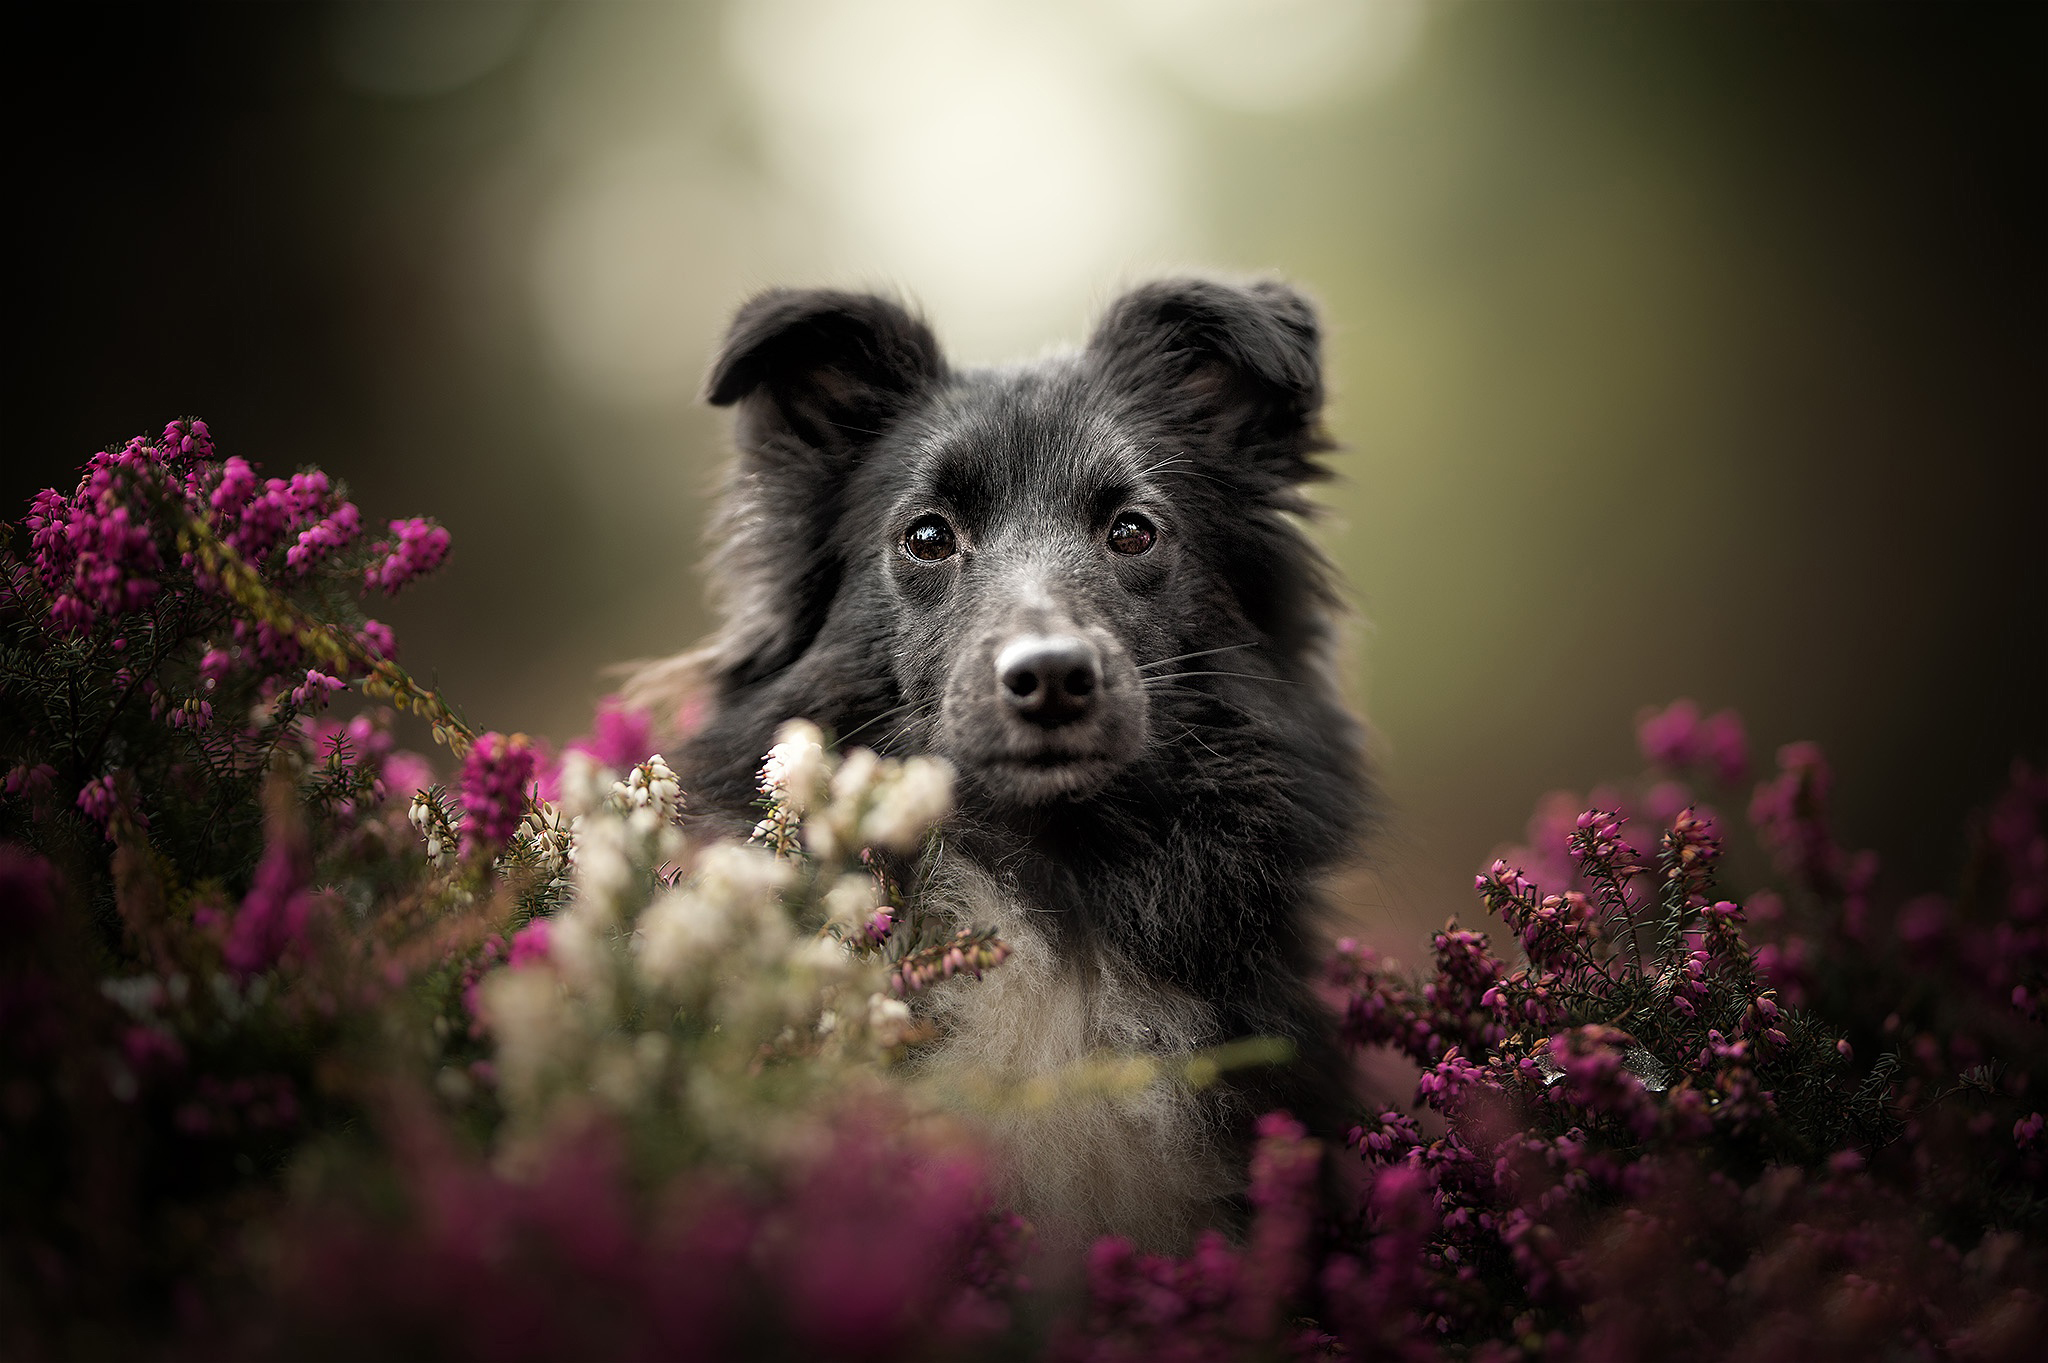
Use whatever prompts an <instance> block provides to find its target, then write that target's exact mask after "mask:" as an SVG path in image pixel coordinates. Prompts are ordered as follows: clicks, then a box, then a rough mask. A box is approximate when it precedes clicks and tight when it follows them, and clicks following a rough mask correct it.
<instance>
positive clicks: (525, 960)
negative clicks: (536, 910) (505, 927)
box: [512, 918, 549, 970]
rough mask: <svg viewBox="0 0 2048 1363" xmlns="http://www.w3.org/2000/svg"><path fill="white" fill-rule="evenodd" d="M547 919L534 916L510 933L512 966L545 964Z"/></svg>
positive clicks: (547, 935) (546, 956)
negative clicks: (523, 925) (517, 929)
mask: <svg viewBox="0 0 2048 1363" xmlns="http://www.w3.org/2000/svg"><path fill="white" fill-rule="evenodd" d="M548 940H549V928H548V920H547V919H545V918H535V919H532V920H530V921H529V922H528V923H527V925H526V926H525V927H523V928H521V929H519V931H517V932H515V933H513V934H512V968H513V969H514V970H518V969H519V968H521V967H522V966H529V965H545V964H547V962H548Z"/></svg>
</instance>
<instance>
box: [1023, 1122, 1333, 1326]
mask: <svg viewBox="0 0 2048 1363" xmlns="http://www.w3.org/2000/svg"><path fill="white" fill-rule="evenodd" d="M1257 1136H1258V1144H1257V1146H1256V1148H1255V1149H1254V1151H1253V1154H1252V1161H1251V1181H1250V1189H1249V1198H1248V1200H1249V1201H1250V1203H1251V1207H1252V1223H1251V1229H1250V1232H1249V1234H1248V1235H1247V1236H1246V1237H1245V1243H1244V1244H1243V1245H1242V1246H1241V1247H1240V1246H1237V1245H1233V1244H1231V1243H1230V1242H1229V1241H1228V1240H1227V1239H1226V1238H1224V1236H1222V1235H1221V1234H1220V1233H1218V1232H1216V1231H1206V1232H1204V1233H1203V1234H1202V1236H1201V1237H1200V1238H1199V1239H1198V1240H1197V1241H1196V1244H1195V1247H1194V1250H1193V1252H1192V1253H1190V1254H1188V1255H1187V1256H1186V1257H1185V1258H1181V1259H1174V1258H1168V1257H1166V1256H1163V1255H1154V1254H1143V1253H1140V1252H1139V1251H1138V1249H1137V1247H1136V1246H1134V1245H1133V1244H1131V1242H1130V1241H1128V1240H1125V1239H1122V1238H1120V1237H1115V1236H1111V1237H1106V1238H1104V1239H1101V1240H1098V1241H1096V1242H1095V1245H1094V1246H1093V1247H1092V1248H1091V1249H1090V1251H1089V1254H1088V1296H1089V1311H1088V1317H1087V1320H1086V1324H1085V1329H1083V1330H1079V1331H1075V1332H1074V1333H1073V1334H1071V1335H1070V1336H1069V1337H1068V1338H1067V1339H1066V1340H1065V1341H1064V1343H1063V1345H1062V1346H1061V1347H1060V1348H1059V1349H1058V1351H1057V1352H1058V1356H1059V1357H1061V1358H1063V1359H1067V1360H1073V1363H1083V1361H1084V1360H1085V1363H1112V1360H1116V1361H1119V1363H1120V1361H1121V1360H1132V1361H1133V1363H1136V1360H1149V1359H1176V1360H1190V1363H1193V1361H1194V1360H1209V1359H1214V1360H1218V1361H1219V1363H1221V1361H1222V1360H1229V1359H1238V1358H1244V1357H1247V1356H1249V1355H1253V1354H1256V1353H1257V1352H1259V1351H1260V1350H1261V1349H1262V1347H1263V1346H1267V1345H1269V1344H1270V1343H1271V1342H1273V1341H1275V1340H1276V1339H1281V1338H1285V1339H1287V1340H1288V1341H1289V1342H1290V1343H1291V1344H1292V1345H1294V1346H1295V1347H1297V1348H1301V1347H1306V1348H1309V1349H1318V1348H1320V1347H1322V1346H1324V1345H1327V1344H1334V1343H1335V1339H1334V1337H1331V1336H1326V1335H1324V1334H1323V1332H1322V1331H1321V1330H1320V1329H1316V1328H1313V1327H1307V1328H1304V1327H1303V1326H1301V1325H1298V1324H1294V1323H1293V1322H1292V1316H1291V1314H1290V1308H1291V1307H1292V1305H1293V1304H1294V1303H1295V1302H1296V1301H1297V1300H1298V1299H1299V1297H1300V1294H1301V1292H1302V1291H1303V1289H1304V1288H1305V1287H1307V1286H1308V1284H1309V1281H1310V1278H1311V1276H1312V1275H1313V1273H1314V1271H1315V1263H1314V1259H1313V1257H1312V1255H1311V1253H1310V1251H1311V1249H1312V1231H1313V1228H1314V1222H1315V1218H1316V1215H1317V1189H1316V1184H1317V1180H1318V1177H1319V1172H1320V1168H1321V1164H1322V1147H1321V1146H1320V1144H1319V1143H1318V1142H1316V1141H1314V1140H1311V1139H1310V1138H1309V1136H1308V1134H1307V1132H1306V1131H1305V1130H1304V1129H1303V1128H1302V1126H1301V1124H1300V1123H1299V1122H1297V1121H1295V1120H1294V1118H1292V1117H1290V1116H1288V1115H1287V1114H1285V1113H1281V1112H1272V1113H1267V1114H1266V1115H1265V1116H1263V1117H1261V1118H1260V1119H1259V1122H1258V1130H1257Z"/></svg>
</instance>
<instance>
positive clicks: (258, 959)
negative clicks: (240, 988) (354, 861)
mask: <svg viewBox="0 0 2048 1363" xmlns="http://www.w3.org/2000/svg"><path fill="white" fill-rule="evenodd" d="M312 876H313V858H312V852H311V849H310V847H309V845H308V843H307V839H306V832H305V830H304V829H303V828H300V827H297V826H295V825H293V824H292V823H290V822H289V821H288V820H284V819H278V818H273V819H272V820H271V821H270V827H269V830H268V839H267V841H266V843H265V845H264V848H263V860H262V861H260V862H258V863H257V866H256V879H255V882H254V883H253V884H252V885H250V887H249V893H248V896H247V897H246V898H244V899H243V900H242V907H241V910H240V912H238V913H237V914H236V915H235V920H234V922H233V923H232V924H231V925H230V926H229V928H228V934H227V940H226V941H225V942H223V943H221V958H222V959H223V960H224V961H226V963H227V966H228V969H230V970H232V971H234V972H235V974H237V975H239V976H243V977H245V978H246V977H247V976H250V975H254V974H257V973H259V972H260V971H263V970H266V969H268V968H269V967H270V966H271V965H273V964H275V963H276V961H277V960H278V958H279V957H281V956H283V955H284V954H285V952H286V951H287V950H288V949H289V948H291V947H293V946H295V945H296V944H297V943H298V942H299V941H300V940H301V939H302V938H303V937H304V935H305V931H306V924H307V921H308V920H309V919H310V918H311V916H312V909H313V896H312V894H311V892H310V890H309V889H308V886H309V883H310V882H311V880H312Z"/></svg>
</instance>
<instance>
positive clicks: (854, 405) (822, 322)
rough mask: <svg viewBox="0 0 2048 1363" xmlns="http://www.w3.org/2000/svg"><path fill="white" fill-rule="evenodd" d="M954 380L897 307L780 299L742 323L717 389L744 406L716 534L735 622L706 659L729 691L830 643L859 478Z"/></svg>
mask: <svg viewBox="0 0 2048 1363" xmlns="http://www.w3.org/2000/svg"><path fill="white" fill-rule="evenodd" d="M945 379H946V362H945V360H944V358H943V357H942V356H941V355H940V354H939V345H938V342H937V341H936V340H934V339H933V337H932V333H931V329H930V328H929V327H927V326H925V324H924V323H923V322H920V321H919V320H918V319H917V318H915V317H913V316H911V314H910V313H909V312H907V311H905V310H904V309H903V308H902V307H901V306H899V305H898V304H896V303H892V302H890V301H889V300H888V299H886V298H877V297H874V296H873V295H871V294H857V293H837V292H833V291H830V290H825V289H805V290H793V289H771V290H769V291H768V292H767V293H763V294H758V295H756V296H755V297H754V298H753V299H751V300H749V301H748V302H747V303H746V305H745V306H743V307H742V308H741V309H740V310H739V313H738V315H736V316H735V317H734V318H733V321H732V330H731V331H730V332H728V333H727V335H726V338H725V345H724V347H723V348H722V349H721V350H720V351H719V353H718V358H717V359H716V360H715V361H713V363H712V366H711V373H710V376H709V377H708V378H707V379H706V380H705V384H704V396H705V398H706V399H707V400H708V401H710V402H711V403H713V404H714V405H717V406H721V407H724V406H730V405H732V404H735V403H737V404H738V405H739V420H738V422H737V428H736V430H735V431H734V439H735V441H736V443H737V444H738V445H739V449H740V460H739V465H738V467H737V469H736V470H735V473H734V478H733V481H732V483H731V484H730V486H729V487H728V489H727V492H726V496H725V503H724V506H723V509H722V511H721V525H720V528H719V530H718V531H717V532H716V533H717V536H718V538H719V539H721V540H722V541H723V543H722V546H721V548H720V551H719V556H718V572H719V577H720V580H721V587H722V593H723V596H724V615H725V621H724V625H723V627H722V628H721V629H720V631H719V633H718V636H717V638H716V639H715V640H714V641H713V643H712V644H711V646H710V648H709V650H708V652H707V653H706V654H705V655H704V657H705V664H704V668H705V671H706V674H707V675H708V676H710V677H711V678H712V679H713V680H714V682H715V683H716V684H718V685H721V686H724V685H734V684H742V683H747V682H753V681H760V680H763V679H765V678H767V677H770V676H772V675H773V674H775V673H777V672H779V671H781V670H782V669H783V668H786V667H788V666H789V665H790V664H791V663H792V662H794V661H795V660H796V659H797V658H798V657H800V656H801V655H802V654H803V651H804V650H805V649H806V648H808V647H809V646H810V643H811V640H813V639H814V638H816V637H817V633H818V630H819V629H820V628H821V627H822V626H823V623H824V620H825V616H826V614H827V613H828V612H829V611H830V609H831V606H832V598H833V595H834V593H835V592H837V590H838V587H839V580H840V574H841V571H842V568H843V565H842V564H841V563H840V562H839V560H838V557H837V554H836V552H835V551H834V549H833V547H832V533H833V527H834V526H835V525H836V523H837V521H838V518H839V516H840V514H841V512H842V510H843V509H844V508H843V499H842V492H843V490H844V488H845V485H846V481H847V478H848V477H849V476H850V475H851V473H852V472H853V470H854V469H855V468H856V467H857V465H858V463H859V461H860V459H861V456H862V455H863V454H864V453H865V452H866V451H867V449H868V447H869V446H871V445H872V444H873V443H874V442H875V439H876V438H877V436H879V435H880V434H881V432H882V431H883V430H884V429H885V428H886V427H887V426H888V425H889V423H890V422H891V421H892V420H894V419H895V418H896V417H898V416H900V415H901V414H902V413H903V412H904V410H905V409H906V408H907V407H908V406H909V405H910V404H911V403H912V402H914V401H915V400H916V398H917V396H918V395H919V394H920V393H923V392H926V391H928V390H930V389H931V388H934V387H937V386H938V385H940V384H942V383H944V382H945Z"/></svg>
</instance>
